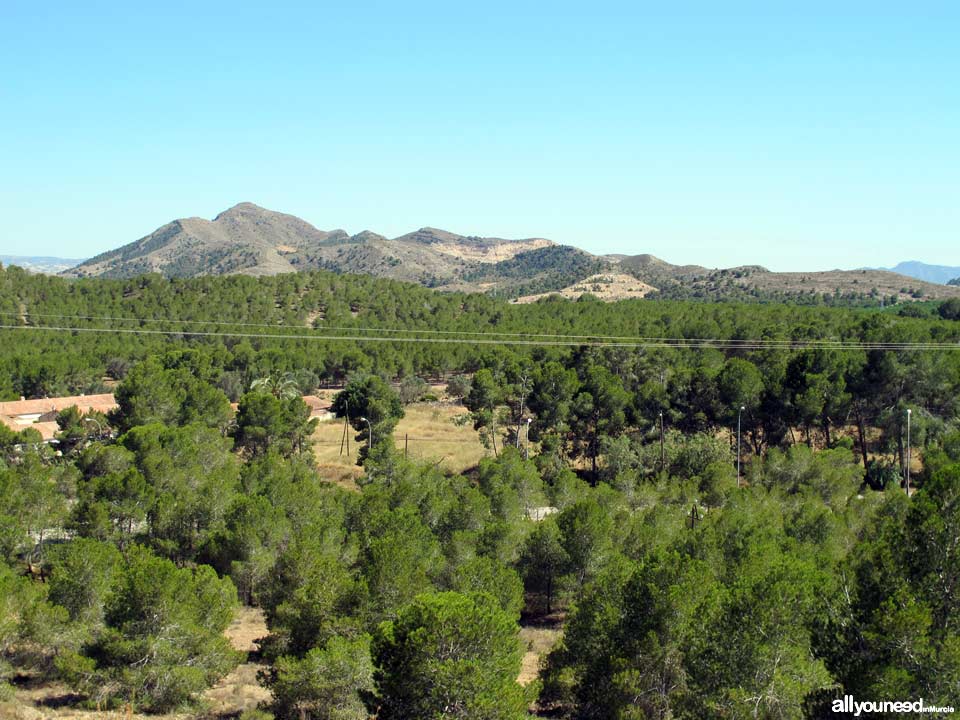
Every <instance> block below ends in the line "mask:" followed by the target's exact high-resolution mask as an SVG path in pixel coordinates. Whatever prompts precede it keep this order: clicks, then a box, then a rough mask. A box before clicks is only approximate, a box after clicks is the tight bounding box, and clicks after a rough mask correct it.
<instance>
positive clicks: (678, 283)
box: [608, 255, 960, 304]
mask: <svg viewBox="0 0 960 720" xmlns="http://www.w3.org/2000/svg"><path fill="white" fill-rule="evenodd" d="M608 258H610V259H611V260H614V261H615V262H617V264H618V265H619V267H620V268H621V269H622V270H624V271H626V272H629V273H630V274H632V275H634V276H635V277H637V278H638V279H640V280H642V281H643V282H645V283H647V284H649V285H652V286H653V287H655V288H657V293H656V294H655V295H654V296H655V297H662V298H672V299H701V300H741V301H745V302H751V301H791V302H811V303H812V302H822V301H823V300H824V299H825V298H827V297H829V298H830V301H831V302H838V303H842V304H858V303H877V302H887V301H894V302H909V301H911V300H936V299H941V298H949V297H960V292H957V288H954V287H949V286H946V285H940V284H936V283H930V282H925V281H923V280H917V279H916V278H911V277H907V276H905V275H900V274H897V273H894V272H890V271H888V270H866V269H864V270H828V271H822V272H771V271H770V270H767V269H766V268H765V267H762V266H760V265H743V266H740V267H732V268H719V269H711V268H705V267H701V266H699V265H671V264H670V263H668V262H665V261H664V260H661V259H660V258H657V257H654V256H653V255H633V256H627V255H612V256H608ZM651 295H653V294H648V296H651Z"/></svg>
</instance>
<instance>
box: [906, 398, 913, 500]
mask: <svg viewBox="0 0 960 720" xmlns="http://www.w3.org/2000/svg"><path fill="white" fill-rule="evenodd" d="M911 412H912V411H911V410H910V408H907V497H910V459H911V453H910V414H911Z"/></svg>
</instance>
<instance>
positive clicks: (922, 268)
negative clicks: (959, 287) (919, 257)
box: [880, 260, 960, 285]
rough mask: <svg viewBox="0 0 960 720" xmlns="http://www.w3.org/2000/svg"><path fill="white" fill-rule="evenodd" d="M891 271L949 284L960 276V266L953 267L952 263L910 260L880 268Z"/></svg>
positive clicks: (931, 281)
mask: <svg viewBox="0 0 960 720" xmlns="http://www.w3.org/2000/svg"><path fill="white" fill-rule="evenodd" d="M880 269H881V270H889V271H890V272H895V273H900V274H901V275H906V276H907V277H912V278H916V279H917V280H924V281H926V282H930V283H939V284H941V285H947V284H949V282H950V281H951V280H953V279H955V278H958V277H960V267H951V266H950V265H928V264H927V263H922V262H918V261H916V260H909V261H907V262H902V263H898V264H897V265H896V267H892V268H880Z"/></svg>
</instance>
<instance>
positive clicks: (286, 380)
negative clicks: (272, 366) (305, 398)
mask: <svg viewBox="0 0 960 720" xmlns="http://www.w3.org/2000/svg"><path fill="white" fill-rule="evenodd" d="M250 389H251V390H263V391H265V392H268V393H270V394H271V395H273V396H274V397H275V398H278V399H280V400H289V399H290V398H295V397H300V387H299V386H298V385H297V381H296V379H295V378H294V377H293V373H290V372H286V373H284V374H283V375H279V376H275V375H267V376H266V377H262V378H257V379H256V380H254V381H253V382H252V383H250Z"/></svg>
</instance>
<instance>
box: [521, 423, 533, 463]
mask: <svg viewBox="0 0 960 720" xmlns="http://www.w3.org/2000/svg"><path fill="white" fill-rule="evenodd" d="M532 422H533V418H527V437H526V438H524V442H523V459H524V460H529V459H530V423H532Z"/></svg>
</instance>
